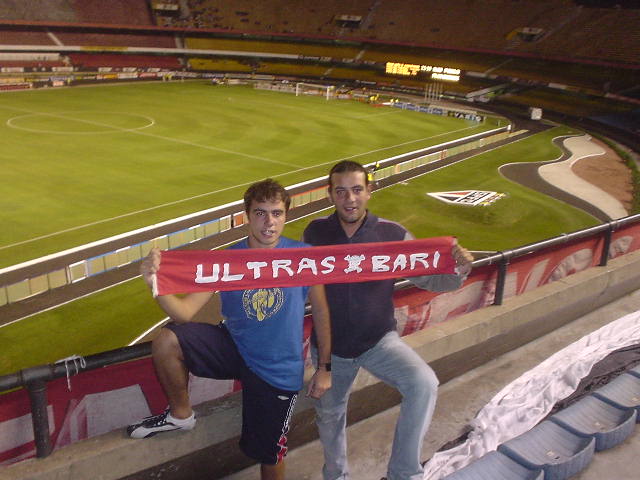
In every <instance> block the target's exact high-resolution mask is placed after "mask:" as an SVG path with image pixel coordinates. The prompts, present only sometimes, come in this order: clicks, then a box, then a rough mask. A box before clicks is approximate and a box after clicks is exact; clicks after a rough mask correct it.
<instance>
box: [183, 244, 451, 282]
mask: <svg viewBox="0 0 640 480" xmlns="http://www.w3.org/2000/svg"><path fill="white" fill-rule="evenodd" d="M439 260H440V253H439V252H438V251H435V252H434V253H433V256H432V258H431V260H429V253H422V252H421V253H411V254H398V255H397V256H396V257H395V258H394V259H393V260H392V258H391V256H389V255H372V256H370V257H369V258H367V257H366V255H347V256H346V257H344V262H342V260H338V261H336V258H335V257H334V256H328V257H324V258H322V259H321V260H319V261H318V260H317V259H313V258H306V257H302V258H300V259H299V260H290V259H279V260H271V262H261V261H251V262H245V264H244V268H243V267H242V266H241V265H237V266H235V268H236V271H235V272H234V271H232V270H233V269H234V268H232V264H230V263H222V264H220V263H212V264H210V265H206V266H205V265H204V264H201V263H200V264H197V265H196V278H195V282H196V283H216V282H237V281H240V280H243V279H244V278H245V276H246V275H250V276H252V278H253V279H254V280H256V279H259V278H261V277H262V276H263V274H264V275H265V276H268V277H270V278H279V277H280V276H281V275H283V276H284V275H286V276H288V277H294V276H296V275H304V274H309V273H310V274H312V275H314V276H319V275H330V274H332V273H333V272H334V271H335V270H336V268H338V269H342V270H343V271H344V273H345V274H354V275H357V274H359V273H362V272H363V271H365V272H366V273H369V272H374V273H375V272H389V271H390V272H400V273H405V274H406V273H408V272H411V271H414V270H416V269H421V270H427V271H424V274H428V270H429V269H431V268H433V269H435V268H438V262H439ZM429 261H431V264H429ZM205 267H206V268H205ZM243 270H244V273H243ZM367 270H368V271H367ZM399 276H402V275H399Z"/></svg>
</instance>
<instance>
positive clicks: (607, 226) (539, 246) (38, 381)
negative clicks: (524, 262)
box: [0, 214, 640, 457]
mask: <svg viewBox="0 0 640 480" xmlns="http://www.w3.org/2000/svg"><path fill="white" fill-rule="evenodd" d="M633 223H640V214H636V215H630V216H628V217H625V218H622V219H619V220H613V221H610V222H607V223H603V224H601V225H597V226H594V227H589V228H586V229H583V230H578V231H575V232H571V233H568V234H562V235H558V236H556V237H552V238H549V239H546V240H542V241H539V242H534V243H531V244H528V245H523V246H521V247H517V248H514V249H510V250H504V251H499V252H496V253H494V254H492V255H489V256H487V257H484V258H481V259H478V260H474V261H473V263H472V264H473V267H474V268H479V267H484V266H490V265H497V266H498V276H497V279H496V292H495V297H494V302H493V304H494V305H501V304H502V300H503V295H504V286H505V279H506V275H507V266H508V264H509V263H510V261H512V260H513V259H515V258H518V257H523V256H525V255H529V254H531V253H534V252H538V251H541V250H543V249H545V248H548V247H554V246H558V245H562V244H565V243H568V242H572V241H575V240H579V239H582V238H588V237H593V236H596V235H599V234H602V235H604V240H605V244H604V250H605V252H603V255H602V258H601V261H600V263H599V265H598V266H606V264H607V259H608V250H609V244H610V241H611V235H612V233H613V232H614V231H615V230H616V229H618V228H619V227H621V226H624V225H628V224H633ZM410 285H411V283H410V281H409V280H401V281H398V282H396V284H395V289H396V290H398V289H401V288H406V287H408V286H410ZM305 313H307V314H308V313H310V308H309V306H308V305H307V308H306V310H305ZM150 354H151V343H150V342H146V343H142V344H139V345H134V346H130V347H123V348H118V349H115V350H109V351H106V352H102V353H97V354H94V355H89V356H87V357H84V358H83V360H84V361H83V362H82V363H81V364H78V363H77V362H74V364H73V369H72V370H74V372H70V371H69V365H68V362H69V360H67V362H65V361H59V362H57V363H53V364H47V365H39V366H36V367H30V368H26V369H23V370H20V371H19V372H16V373H12V374H9V375H4V376H0V393H2V392H5V391H7V390H12V389H16V388H21V387H24V388H26V389H27V390H28V392H29V398H30V401H31V413H32V423H33V431H34V437H35V444H36V456H37V457H46V456H48V455H49V454H50V453H51V450H52V448H51V441H50V435H49V424H48V417H47V410H46V409H47V400H46V389H47V382H48V381H51V380H54V379H57V378H62V377H69V376H70V375H76V374H78V373H80V372H83V371H88V370H94V369H97V368H102V367H106V366H109V365H113V364H115V363H120V362H124V361H128V360H134V359H137V358H141V357H145V356H148V355H150Z"/></svg>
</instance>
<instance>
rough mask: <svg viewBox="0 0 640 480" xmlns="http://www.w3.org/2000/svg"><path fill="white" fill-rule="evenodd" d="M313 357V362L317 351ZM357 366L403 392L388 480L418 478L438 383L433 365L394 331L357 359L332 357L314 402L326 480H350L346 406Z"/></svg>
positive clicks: (413, 479)
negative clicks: (327, 385)
mask: <svg viewBox="0 0 640 480" xmlns="http://www.w3.org/2000/svg"><path fill="white" fill-rule="evenodd" d="M313 353H314V358H315V359H317V352H315V351H314V352H313ZM360 367H362V368H364V369H365V370H367V371H368V372H370V373H371V374H373V375H375V376H376V377H378V378H379V379H380V380H382V381H383V382H385V383H386V384H388V385H390V386H392V387H394V388H396V389H397V390H398V391H399V392H400V393H401V394H402V403H401V405H400V415H399V416H398V421H397V423H396V430H395V436H394V439H393V447H392V450H391V458H390V459H389V465H388V470H387V478H388V480H422V474H423V469H422V466H421V465H420V455H421V451H422V441H423V439H424V435H425V433H426V431H427V428H428V426H429V424H430V423H431V417H432V416H433V410H434V408H435V405H436V396H437V390H438V379H437V377H436V375H435V373H434V372H433V370H432V369H431V367H429V365H427V364H426V363H425V361H424V360H423V359H422V358H421V357H420V356H419V355H418V354H417V353H416V352H414V351H413V349H411V348H410V347H409V346H408V345H407V344H406V343H404V342H403V341H402V340H401V339H400V336H399V335H398V333H397V332H395V331H393V332H389V333H387V334H386V335H385V336H384V337H382V339H380V341H379V342H378V343H377V344H376V345H375V346H374V347H373V348H371V349H369V350H367V351H366V352H365V353H363V354H362V355H360V356H359V357H356V358H342V357H338V356H335V355H332V356H331V389H330V390H329V391H327V392H326V393H325V394H324V395H323V396H322V397H321V398H320V399H319V400H317V401H316V404H315V405H316V423H317V425H318V431H319V434H320V441H321V442H322V445H323V447H324V461H325V464H324V467H323V469H322V474H323V477H324V480H339V479H340V480H343V479H348V478H349V465H348V461H347V437H346V431H345V428H346V425H347V402H348V400H349V390H350V389H351V385H352V384H353V381H354V379H355V378H356V375H357V373H358V370H359V369H360Z"/></svg>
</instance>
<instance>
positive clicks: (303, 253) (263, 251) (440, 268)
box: [154, 237, 456, 295]
mask: <svg viewBox="0 0 640 480" xmlns="http://www.w3.org/2000/svg"><path fill="white" fill-rule="evenodd" d="M453 244H454V237H435V238H424V239H420V240H408V241H399V242H380V243H353V244H341V245H327V246H321V247H306V248H249V249H237V250H236V249H234V250H175V251H163V252H162V255H161V262H160V269H159V270H158V272H157V274H156V281H155V284H154V293H155V294H157V295H167V294H172V293H188V292H211V291H216V290H245V289H255V288H270V287H294V286H308V285H317V284H324V283H350V282H367V281H371V280H386V279H390V278H404V277H415V276H419V275H434V274H453V273H455V266H456V265H455V260H454V259H453V257H452V256H451V249H452V247H453Z"/></svg>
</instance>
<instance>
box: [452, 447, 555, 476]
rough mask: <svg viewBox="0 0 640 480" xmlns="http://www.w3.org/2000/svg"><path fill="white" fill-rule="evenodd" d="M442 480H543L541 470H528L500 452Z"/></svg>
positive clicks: (489, 454)
mask: <svg viewBox="0 0 640 480" xmlns="http://www.w3.org/2000/svg"><path fill="white" fill-rule="evenodd" d="M444 480H544V473H543V472H542V469H538V470H530V469H528V468H526V467H524V466H522V465H520V464H519V463H518V462H516V461H514V460H511V459H510V458H509V457H507V456H506V455H503V454H502V453H500V452H489V453H487V454H486V455H485V456H483V457H482V458H480V459H478V460H476V461H474V462H472V463H470V464H469V465H467V466H466V467H464V468H461V469H460V470H458V471H457V472H454V473H452V474H450V475H447V476H446V477H444Z"/></svg>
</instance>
